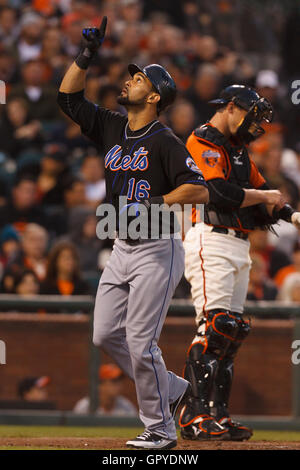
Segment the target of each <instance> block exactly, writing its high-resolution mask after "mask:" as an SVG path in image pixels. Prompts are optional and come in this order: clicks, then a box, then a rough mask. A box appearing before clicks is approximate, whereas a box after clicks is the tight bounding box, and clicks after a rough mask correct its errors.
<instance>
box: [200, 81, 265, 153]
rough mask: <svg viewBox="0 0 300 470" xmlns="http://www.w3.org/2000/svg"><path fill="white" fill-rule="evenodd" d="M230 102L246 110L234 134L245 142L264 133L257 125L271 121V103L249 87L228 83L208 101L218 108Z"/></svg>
mask: <svg viewBox="0 0 300 470" xmlns="http://www.w3.org/2000/svg"><path fill="white" fill-rule="evenodd" d="M230 102H232V103H233V104H235V105H236V106H238V107H239V108H242V109H245V110H246V111H248V112H247V114H246V116H245V118H244V119H243V121H242V123H241V124H240V126H239V128H238V130H237V132H236V136H237V137H238V138H239V139H240V140H241V141H243V142H244V143H246V144H247V143H250V142H251V141H252V140H254V139H256V138H257V137H259V136H261V135H262V134H263V133H264V130H263V128H262V127H261V126H260V125H259V124H260V123H261V122H262V121H266V122H271V121H272V118H273V108H272V106H271V104H270V103H269V101H268V100H267V99H266V98H262V97H261V96H260V95H259V94H258V93H257V92H256V91H255V90H254V89H253V88H251V87H248V86H245V85H230V86H228V87H227V88H225V89H224V90H223V91H221V93H220V97H219V98H217V99H215V100H212V101H209V103H210V104H212V105H214V106H216V107H218V108H220V107H222V106H225V105H226V104H228V103H230Z"/></svg>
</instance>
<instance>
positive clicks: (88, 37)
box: [75, 16, 107, 70]
mask: <svg viewBox="0 0 300 470" xmlns="http://www.w3.org/2000/svg"><path fill="white" fill-rule="evenodd" d="M106 25H107V16H104V17H103V19H102V22H101V25H100V27H99V28H85V29H84V30H83V31H82V36H83V49H82V51H81V52H80V54H79V56H78V57H77V58H76V60H75V63H76V64H77V65H78V67H79V68H81V69H83V70H86V69H87V68H88V66H89V65H90V63H91V61H92V59H93V56H94V55H95V53H96V52H97V50H98V49H99V48H100V47H101V45H102V43H103V41H104V36H105V30H106Z"/></svg>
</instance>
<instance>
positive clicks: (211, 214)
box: [194, 125, 271, 232]
mask: <svg viewBox="0 0 300 470" xmlns="http://www.w3.org/2000/svg"><path fill="white" fill-rule="evenodd" d="M194 134H195V136H196V137H197V138H198V139H199V140H201V141H202V142H203V144H205V145H207V146H208V147H209V146H210V144H213V145H211V147H212V148H214V149H215V147H220V152H221V153H223V154H225V156H226V167H225V168H224V169H223V172H224V177H225V179H226V181H228V183H231V184H234V185H236V186H240V187H241V188H244V189H253V186H252V185H251V183H250V175H251V163H250V159H249V155H248V151H247V148H246V147H245V146H242V147H241V146H239V147H235V146H234V145H232V144H231V143H230V142H229V141H228V139H227V138H226V137H225V136H224V135H223V134H221V133H220V132H219V131H218V130H217V129H216V128H214V127H212V126H210V125H204V126H201V127H199V128H198V129H196V130H195V131H194ZM270 219H271V218H270V217H269V215H268V212H267V209H266V207H265V205H264V204H257V205H255V206H250V207H244V208H238V209H236V208H232V209H224V208H219V207H218V206H217V205H216V204H213V203H208V204H205V209H204V222H205V223H206V224H209V225H214V226H219V227H227V228H233V229H235V230H241V231H243V232H249V231H251V230H254V229H255V228H261V229H265V228H267V227H268V224H269V223H271V220H270Z"/></svg>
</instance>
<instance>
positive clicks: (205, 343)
mask: <svg viewBox="0 0 300 470" xmlns="http://www.w3.org/2000/svg"><path fill="white" fill-rule="evenodd" d="M203 339H204V341H194V343H192V344H191V345H190V347H189V349H188V352H187V356H188V355H189V353H190V351H191V349H192V347H193V346H195V344H202V345H203V343H204V345H203V346H204V350H203V352H202V353H201V354H205V352H206V350H207V346H208V344H207V338H206V336H203Z"/></svg>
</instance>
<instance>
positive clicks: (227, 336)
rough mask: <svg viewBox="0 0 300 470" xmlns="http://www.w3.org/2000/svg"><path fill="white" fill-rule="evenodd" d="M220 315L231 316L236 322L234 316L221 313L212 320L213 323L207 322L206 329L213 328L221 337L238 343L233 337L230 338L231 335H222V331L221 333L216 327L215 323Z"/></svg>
mask: <svg viewBox="0 0 300 470" xmlns="http://www.w3.org/2000/svg"><path fill="white" fill-rule="evenodd" d="M220 315H227V316H229V317H230V318H233V319H234V320H235V317H234V316H233V315H230V314H229V313H226V312H220V313H216V314H215V315H214V316H213V318H212V321H211V322H210V321H207V322H206V329H207V328H208V327H209V326H212V328H213V329H214V330H215V331H216V332H217V333H218V334H219V335H221V336H224V337H225V338H227V339H230V341H236V340H235V338H233V336H229V335H226V334H225V333H222V332H221V331H219V330H218V329H217V328H216V326H215V321H216V318H217V317H219V316H220Z"/></svg>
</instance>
